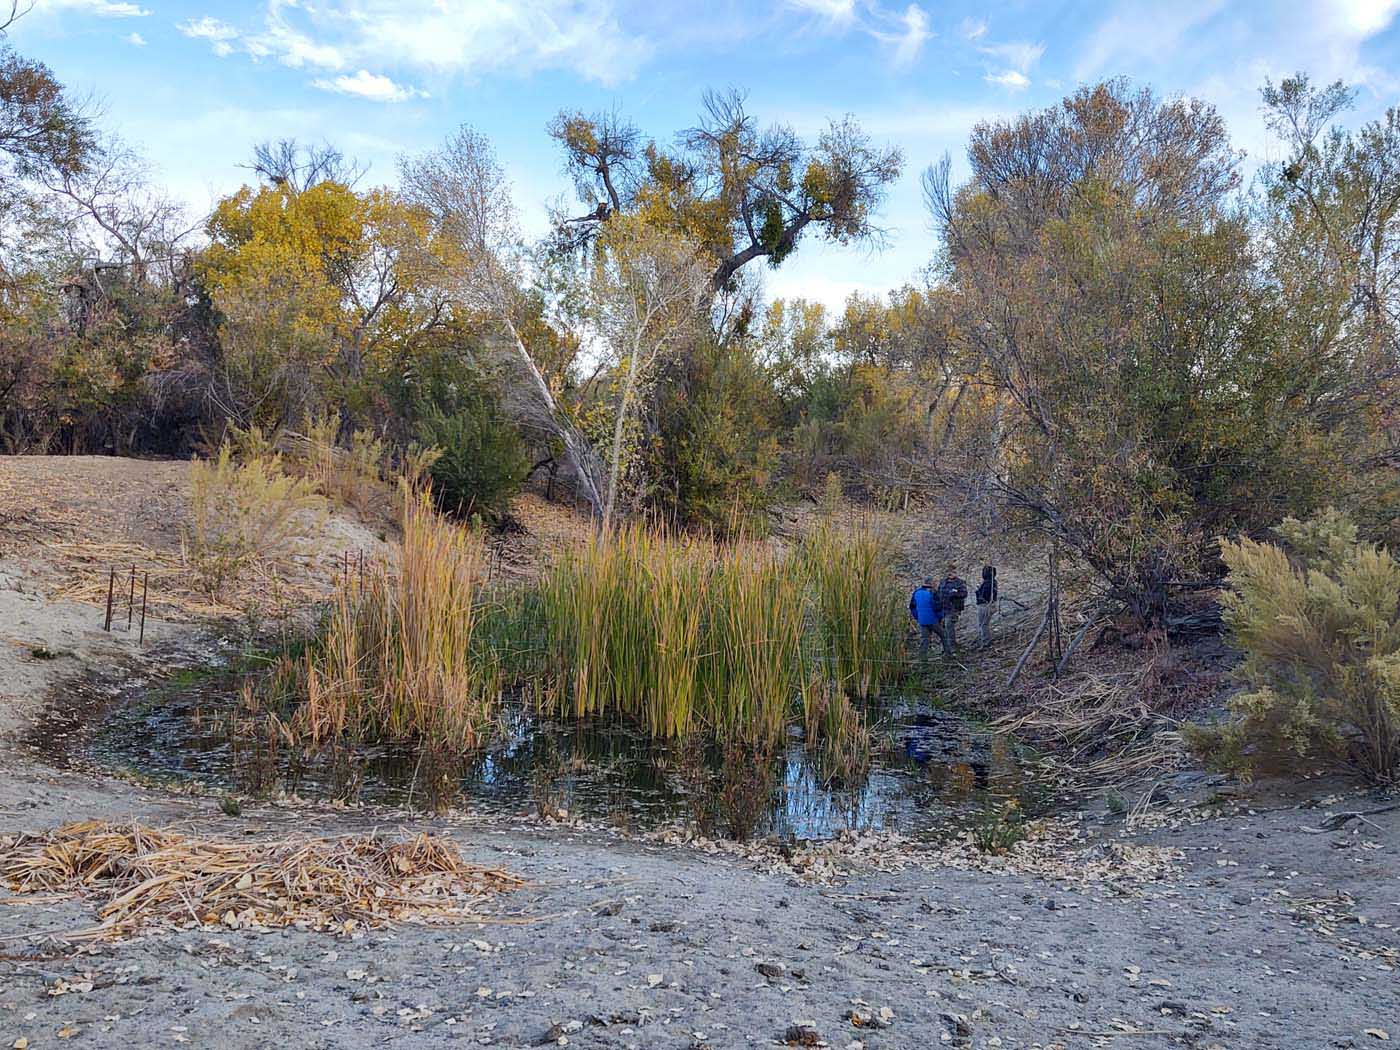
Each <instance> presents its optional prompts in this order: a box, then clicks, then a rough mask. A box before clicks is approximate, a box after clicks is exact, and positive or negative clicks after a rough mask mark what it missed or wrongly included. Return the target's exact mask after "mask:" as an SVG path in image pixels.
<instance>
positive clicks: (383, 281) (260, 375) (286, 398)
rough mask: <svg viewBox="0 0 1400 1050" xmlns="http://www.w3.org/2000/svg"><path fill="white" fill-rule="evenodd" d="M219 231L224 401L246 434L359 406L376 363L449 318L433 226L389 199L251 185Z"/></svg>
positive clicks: (216, 264) (326, 185) (233, 199)
mask: <svg viewBox="0 0 1400 1050" xmlns="http://www.w3.org/2000/svg"><path fill="white" fill-rule="evenodd" d="M207 232H208V235H209V240H210V244H209V248H208V249H207V251H206V252H205V254H204V258H203V260H202V263H201V269H202V277H203V280H204V282H205V284H206V286H207V287H208V289H209V292H210V295H211V297H212V299H213V302H214V305H215V307H216V308H217V309H218V311H219V314H220V329H219V334H220V342H221V346H222V350H223V354H222V366H223V374H222V375H221V376H220V381H219V382H218V383H217V384H216V385H215V391H216V396H218V397H220V398H221V399H222V400H223V401H224V404H223V405H222V406H221V407H222V408H223V410H224V411H225V412H226V413H227V414H228V415H229V416H230V417H231V418H233V419H236V420H239V421H240V422H242V423H243V424H245V425H246V424H248V423H252V422H273V423H279V422H280V423H285V422H291V421H294V420H295V419H297V418H298V417H299V416H300V415H302V414H303V413H304V412H305V411H306V410H308V409H309V408H313V407H315V406H317V405H319V404H321V403H323V402H325V401H326V400H327V399H329V398H334V399H337V400H340V401H341V403H342V405H344V404H347V403H350V402H353V401H354V399H355V398H356V396H357V389H356V387H357V384H358V382H359V380H360V379H361V378H362V376H363V375H364V373H365V369H366V365H367V364H368V363H369V362H370V361H371V360H372V359H374V358H375V357H376V355H381V354H383V353H386V352H387V351H388V350H390V349H391V348H394V347H397V346H400V345H402V344H403V343H404V342H405V341H408V340H411V339H412V338H413V337H414V335H415V334H417V333H420V332H422V331H423V330H424V329H426V328H428V327H430V326H432V325H434V324H436V323H438V321H439V320H440V319H441V317H442V313H443V296H442V294H441V292H440V291H439V284H438V282H437V274H438V263H437V260H436V258H435V256H434V255H433V252H432V249H431V244H430V239H429V224H428V221H427V218H426V216H425V214H424V213H423V212H422V211H421V210H419V209H417V208H415V207H413V206H411V205H409V204H407V203H405V202H404V201H403V200H401V199H400V198H399V197H398V196H396V195H395V194H393V193H391V192H390V191H388V190H383V189H376V190H370V191H367V192H363V193H357V192H356V191H354V190H352V189H351V188H350V187H348V186H345V185H343V184H341V183H338V182H320V183H317V184H315V185H313V186H310V187H307V188H305V189H301V190H298V189H295V188H294V187H293V186H291V185H290V184H289V183H285V182H284V183H281V184H277V185H270V186H261V187H258V188H253V187H248V186H245V187H244V188H243V189H241V190H239V191H238V192H237V193H235V194H233V195H232V196H230V197H227V198H225V199H224V200H223V201H221V202H220V203H219V205H218V206H217V207H216V208H215V209H214V212H213V214H212V215H211V216H210V218H209V222H208V224H207Z"/></svg>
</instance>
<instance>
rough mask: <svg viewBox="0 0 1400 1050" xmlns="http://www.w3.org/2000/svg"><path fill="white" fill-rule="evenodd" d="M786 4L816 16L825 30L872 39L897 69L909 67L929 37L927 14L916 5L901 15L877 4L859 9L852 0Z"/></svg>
mask: <svg viewBox="0 0 1400 1050" xmlns="http://www.w3.org/2000/svg"><path fill="white" fill-rule="evenodd" d="M787 4H788V6H789V7H794V8H797V9H799V10H801V11H806V12H808V13H810V14H813V15H816V16H818V17H819V18H821V19H823V20H824V21H825V22H826V23H827V24H828V28H832V29H839V30H842V31H849V30H851V29H856V30H858V31H860V32H863V33H865V34H866V35H868V36H870V37H873V38H874V39H875V40H878V41H880V42H881V43H882V44H885V45H886V46H887V47H889V48H890V49H891V50H892V51H893V53H894V55H893V62H894V64H895V66H897V67H901V68H903V67H906V66H909V65H911V64H912V63H913V61H914V60H915V59H916V58H918V57H919V52H920V51H922V50H923V46H924V43H925V42H926V41H927V40H928V39H929V38H930V37H931V36H933V33H932V31H931V30H930V29H929V17H928V12H926V11H925V10H924V9H923V8H922V7H920V6H919V5H918V4H912V3H911V4H910V5H909V6H908V7H906V8H905V9H904V10H903V11H898V10H891V9H887V8H885V7H883V6H881V5H880V4H879V3H878V2H877V0H870V2H869V3H866V4H863V5H862V6H861V7H860V8H857V6H856V2H855V0H787Z"/></svg>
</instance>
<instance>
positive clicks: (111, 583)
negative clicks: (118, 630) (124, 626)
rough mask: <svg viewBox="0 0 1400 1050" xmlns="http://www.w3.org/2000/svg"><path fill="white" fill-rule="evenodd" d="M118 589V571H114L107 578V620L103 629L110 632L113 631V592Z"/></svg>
mask: <svg viewBox="0 0 1400 1050" xmlns="http://www.w3.org/2000/svg"><path fill="white" fill-rule="evenodd" d="M116 589H117V570H116V569H112V570H111V575H110V576H108V577H107V618H106V619H105V620H103V621H102V629H103V630H104V631H110V630H111V629H112V592H113V591H115V590H116Z"/></svg>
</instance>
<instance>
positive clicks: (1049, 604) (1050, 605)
mask: <svg viewBox="0 0 1400 1050" xmlns="http://www.w3.org/2000/svg"><path fill="white" fill-rule="evenodd" d="M1054 609H1055V600H1054V598H1051V599H1049V600H1048V601H1046V603H1045V613H1044V615H1042V616H1041V618H1040V626H1039V627H1037V628H1036V629H1035V635H1034V636H1033V637H1032V638H1031V644H1030V645H1028V646H1026V651H1025V652H1023V653H1022V654H1021V659H1019V660H1017V661H1016V666H1015V667H1014V668H1013V669H1012V671H1011V677H1010V678H1008V679H1007V680H1006V688H1008V689H1010V688H1011V687H1012V686H1013V685H1015V684H1016V679H1017V678H1020V677H1021V669H1022V668H1024V667H1025V666H1026V661H1027V660H1029V659H1030V658H1031V653H1033V652H1035V647H1036V645H1037V644H1039V642H1040V636H1041V635H1043V634H1044V633H1045V628H1046V627H1047V626H1048V625H1049V623H1050V615H1051V613H1052V612H1053V611H1054Z"/></svg>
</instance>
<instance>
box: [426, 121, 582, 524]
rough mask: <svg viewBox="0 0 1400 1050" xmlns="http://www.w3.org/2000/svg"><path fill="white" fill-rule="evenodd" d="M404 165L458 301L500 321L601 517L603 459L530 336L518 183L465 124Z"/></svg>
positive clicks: (542, 416)
mask: <svg viewBox="0 0 1400 1050" xmlns="http://www.w3.org/2000/svg"><path fill="white" fill-rule="evenodd" d="M399 170H400V176H401V179H400V182H401V186H402V191H403V193H404V194H405V195H406V196H407V198H408V199H409V200H410V201H411V202H413V203H414V204H415V205H416V206H417V207H419V208H421V209H422V210H423V211H424V212H425V214H427V215H428V216H429V219H430V221H431V224H432V231H433V238H434V244H435V251H436V252H437V253H438V255H439V258H440V259H441V260H442V263H443V272H444V275H445V279H446V280H447V281H448V283H449V285H450V288H451V292H452V296H453V298H454V300H455V301H456V302H457V304H458V305H459V306H460V308H462V309H464V310H466V311H468V312H471V313H476V314H478V315H480V316H484V317H489V318H491V319H492V320H493V321H494V322H495V323H496V324H497V325H499V326H500V328H501V331H502V333H503V334H504V335H505V337H506V340H507V342H508V344H509V346H510V349H511V352H512V353H513V355H514V357H515V358H516V360H517V361H518V363H519V365H520V367H521V370H522V372H523V373H524V375H525V376H526V378H527V380H528V382H529V384H530V387H531V389H532V391H533V393H534V395H535V400H536V404H537V412H536V419H535V421H536V422H537V423H538V424H539V425H540V426H542V427H543V428H544V429H545V430H546V431H547V432H548V433H550V434H552V435H554V436H555V437H557V438H558V439H559V441H560V443H561V445H562V446H563V449H564V455H565V458H566V459H567V461H568V464H569V466H570V468H571V469H572V470H573V472H574V474H575V477H576V478H577V480H578V484H579V487H580V488H581V489H582V492H583V495H584V498H585V499H586V500H587V501H588V504H589V506H590V507H591V508H592V510H593V512H594V514H595V515H597V516H600V517H601V516H602V515H603V513H604V509H605V501H604V497H603V490H604V484H603V474H604V469H603V467H602V464H601V461H600V460H599V459H598V456H597V454H596V453H595V452H594V450H593V448H592V446H591V445H590V443H589V442H588V439H587V438H586V437H585V436H584V435H583V433H582V432H581V431H580V430H579V428H578V427H577V426H576V425H575V424H574V423H573V421H572V420H571V419H569V417H568V415H567V414H566V412H565V411H564V409H563V408H562V407H561V406H560V404H559V400H558V397H557V394H556V392H555V390H554V389H553V388H552V387H551V385H550V383H549V382H548V381H547V380H546V379H545V375H544V372H543V371H542V369H541V368H540V365H539V363H538V362H537V361H536V359H535V356H534V355H533V354H532V353H531V351H530V348H529V345H528V344H527V342H526V339H525V336H524V332H525V325H526V323H527V315H528V311H527V302H526V295H525V291H524V289H525V287H526V283H527V278H526V272H525V271H526V267H525V260H524V252H523V248H522V246H521V242H520V235H519V233H518V231H517V228H516V219H515V208H514V205H513V204H512V202H511V195H510V185H509V183H508V182H507V181H506V177H505V173H504V172H503V171H502V170H501V168H500V165H499V164H498V163H497V162H496V158H495V155H494V153H493V151H492V149H491V145H490V143H489V142H488V141H487V140H486V139H485V138H484V137H483V136H481V135H480V134H478V133H477V132H476V131H474V130H473V129H471V128H470V127H466V126H463V127H462V128H460V129H459V130H458V131H457V133H456V134H455V135H453V136H452V137H451V138H449V139H448V140H447V142H446V143H444V145H443V146H442V147H441V148H440V149H438V150H436V151H434V152H431V153H428V154H426V155H424V156H421V157H416V158H404V159H403V160H401V161H400V166H399Z"/></svg>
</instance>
